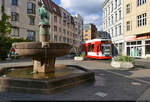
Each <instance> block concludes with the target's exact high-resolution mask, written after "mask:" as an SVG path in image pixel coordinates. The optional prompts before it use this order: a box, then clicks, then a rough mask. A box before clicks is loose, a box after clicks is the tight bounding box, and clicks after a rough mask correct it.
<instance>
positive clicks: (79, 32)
mask: <svg viewBox="0 0 150 102" xmlns="http://www.w3.org/2000/svg"><path fill="white" fill-rule="evenodd" d="M73 19H74V23H75V35H76V36H75V37H74V38H75V40H74V41H75V42H74V43H75V45H77V46H80V44H81V42H82V41H83V17H81V16H80V14H77V15H74V16H73Z"/></svg>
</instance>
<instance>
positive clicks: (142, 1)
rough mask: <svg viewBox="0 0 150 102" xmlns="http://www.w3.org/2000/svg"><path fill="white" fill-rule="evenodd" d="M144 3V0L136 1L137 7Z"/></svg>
mask: <svg viewBox="0 0 150 102" xmlns="http://www.w3.org/2000/svg"><path fill="white" fill-rule="evenodd" d="M145 3H146V0H137V6H140V5H143V4H145Z"/></svg>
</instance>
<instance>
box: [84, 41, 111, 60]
mask: <svg viewBox="0 0 150 102" xmlns="http://www.w3.org/2000/svg"><path fill="white" fill-rule="evenodd" d="M111 45H112V42H111V40H110V39H93V40H88V41H85V42H84V43H83V44H82V48H83V49H82V50H83V51H84V52H85V53H86V57H87V58H92V59H112V46H111Z"/></svg>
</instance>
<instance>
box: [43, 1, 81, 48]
mask: <svg viewBox="0 0 150 102" xmlns="http://www.w3.org/2000/svg"><path fill="white" fill-rule="evenodd" d="M42 1H43V3H44V4H45V5H46V7H47V9H48V11H49V12H50V15H51V17H50V18H51V20H50V25H51V27H50V28H51V34H50V38H51V41H53V42H63V43H69V44H71V45H74V46H73V47H74V48H75V50H78V49H79V46H80V43H81V41H82V37H81V36H82V34H83V33H82V32H83V18H82V17H81V16H80V15H79V14H78V15H77V16H74V17H73V16H72V15H71V14H70V13H69V12H68V11H66V10H65V9H64V8H62V7H59V6H58V5H56V4H55V3H54V2H53V1H51V0H42Z"/></svg>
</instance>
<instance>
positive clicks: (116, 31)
mask: <svg viewBox="0 0 150 102" xmlns="http://www.w3.org/2000/svg"><path fill="white" fill-rule="evenodd" d="M115 33H116V34H115V36H117V26H116V27H115Z"/></svg>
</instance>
